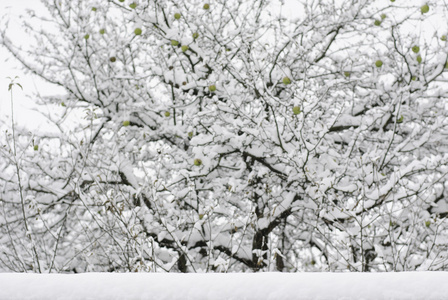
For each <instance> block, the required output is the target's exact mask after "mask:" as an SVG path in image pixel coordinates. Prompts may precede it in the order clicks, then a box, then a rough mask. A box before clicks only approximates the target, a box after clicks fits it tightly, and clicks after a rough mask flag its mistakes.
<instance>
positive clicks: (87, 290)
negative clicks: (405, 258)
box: [0, 272, 448, 300]
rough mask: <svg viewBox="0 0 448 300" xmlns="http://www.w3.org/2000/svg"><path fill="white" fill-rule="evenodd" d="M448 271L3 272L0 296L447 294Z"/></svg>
mask: <svg viewBox="0 0 448 300" xmlns="http://www.w3.org/2000/svg"><path fill="white" fill-rule="evenodd" d="M447 282H448V272H403V273H255V274H254V273H252V274H247V273H232V274H216V273H215V274H210V273H209V274H205V273H202V274H173V273H171V274H160V273H159V274H158V273H145V274H143V273H126V274H123V273H121V274H118V273H84V274H72V275H65V274H23V273H2V274H0V299H2V300H6V299H20V300H22V299H24V300H25V299H39V300H40V299H52V300H53V299H108V300H112V299H120V300H127V299H157V300H163V299H167V300H168V299H170V300H171V299H185V300H186V299H195V300H200V299H207V300H209V299H210V300H212V299H213V300H218V299H234V300H236V299H238V300H243V299H257V300H259V299H278V300H287V299H301V300H302V299H303V300H305V299H320V300H324V299H344V300H349V299H356V300H367V299H372V300H380V299H406V300H410V299H419V300H421V299H425V300H429V299H438V300H439V299H440V300H441V299H448V293H447V291H446V284H447Z"/></svg>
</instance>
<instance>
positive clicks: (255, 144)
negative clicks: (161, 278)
mask: <svg viewBox="0 0 448 300" xmlns="http://www.w3.org/2000/svg"><path fill="white" fill-rule="evenodd" d="M42 2H43V3H44V4H45V6H46V8H47V9H48V12H49V14H50V15H51V17H39V16H38V14H37V13H35V12H29V18H28V19H24V21H23V25H24V30H25V31H26V32H27V33H28V34H29V37H30V39H29V40H28V41H27V43H30V44H28V45H32V46H26V45H25V46H24V47H21V45H22V44H21V42H20V41H17V40H14V37H13V36H10V35H9V34H8V26H7V23H6V22H4V26H2V28H4V29H3V31H2V32H1V42H2V44H3V46H4V47H6V48H7V49H8V50H9V51H10V52H11V53H12V54H13V55H14V56H15V57H16V58H17V59H18V60H19V61H20V62H21V63H22V64H23V66H24V67H25V69H27V70H29V71H30V72H32V73H34V74H36V75H37V76H39V77H41V78H42V79H44V80H45V81H47V82H50V83H53V84H55V85H56V86H60V87H62V88H63V89H64V90H65V91H66V94H64V95H63V96H60V95H55V96H54V97H39V96H38V95H36V101H40V102H41V103H42V104H43V105H47V107H51V109H52V113H49V114H48V118H49V120H51V122H52V128H51V130H36V131H35V132H32V133H28V132H26V131H24V130H20V129H17V131H16V133H15V134H13V133H11V130H9V131H8V132H6V133H5V134H3V136H2V139H3V140H2V143H3V145H2V148H1V152H0V155H1V156H0V157H1V159H0V183H1V184H0V187H1V191H0V205H1V218H0V239H1V245H2V246H1V247H0V269H1V270H9V271H36V272H49V271H51V272H84V271H151V272H160V271H162V272H163V271H180V272H213V271H215V272H235V271H248V270H249V271H268V270H278V271H287V272H292V271H298V270H300V271H302V270H305V271H307V270H308V271H309V270H313V271H317V270H331V271H339V270H352V271H370V270H375V271H392V270H394V271H402V270H416V269H419V270H446V269H447V268H448V267H447V263H448V261H447V257H448V256H447V255H448V252H447V243H446V241H447V239H448V231H447V230H448V223H447V220H446V216H447V215H448V200H447V193H448V192H447V191H445V188H446V187H447V185H448V182H447V172H448V165H447V162H448V152H447V150H448V148H447V141H448V128H447V125H448V121H447V120H448V119H447V115H448V111H447V102H446V101H447V99H448V89H446V88H445V87H444V86H445V85H446V81H447V79H448V76H447V74H446V73H447V72H446V71H445V70H446V69H445V67H446V66H447V55H448V48H447V36H446V34H447V32H448V31H447V30H448V28H447V24H445V23H442V22H441V21H440V20H445V18H446V16H447V7H446V6H443V5H442V3H440V2H439V1H428V3H427V4H425V3H420V4H416V3H414V2H411V3H409V2H406V3H402V2H403V1H401V0H397V1H391V2H388V1H379V0H378V1H372V0H359V1H353V0H340V1H327V0H317V1H305V0H298V1H292V0H291V1H276V0H272V1H268V0H246V1H241V0H216V1H210V2H209V3H204V2H203V1H198V0H185V1H177V0H166V1H158V0H139V1H137V0H135V1H129V0H95V1H83V0H59V1H56V0H55V1H51V0H44V1H42ZM287 10H294V11H296V12H297V13H296V14H297V15H296V16H294V15H293V14H291V13H285V11H287ZM36 19H38V20H40V21H39V23H38V24H41V25H40V26H36V25H35V24H36V22H34V20H36ZM434 28H436V29H434ZM73 116H75V117H73ZM5 125H8V126H9V127H11V125H10V123H9V124H8V123H5ZM35 146H37V147H35ZM14 147H17V151H15V150H14ZM19 180H20V185H19V184H18V181H19Z"/></svg>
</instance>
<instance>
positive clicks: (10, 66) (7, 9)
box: [0, 0, 52, 129]
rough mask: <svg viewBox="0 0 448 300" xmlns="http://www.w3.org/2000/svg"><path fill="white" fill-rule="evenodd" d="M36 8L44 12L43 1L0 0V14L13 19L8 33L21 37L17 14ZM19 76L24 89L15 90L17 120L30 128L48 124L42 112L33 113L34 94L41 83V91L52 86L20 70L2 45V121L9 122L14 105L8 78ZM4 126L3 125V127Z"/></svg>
mask: <svg viewBox="0 0 448 300" xmlns="http://www.w3.org/2000/svg"><path fill="white" fill-rule="evenodd" d="M29 8H32V9H35V10H37V11H39V10H40V11H43V10H44V9H45V8H43V6H42V4H41V3H40V1H38V0H0V15H3V14H8V15H9V17H10V18H11V21H10V26H9V30H8V32H9V34H10V35H11V36H18V35H20V34H21V32H20V27H19V26H18V21H17V16H18V15H19V14H23V13H24V12H25V10H26V9H29ZM15 76H19V79H18V80H17V82H19V83H20V84H21V85H22V86H23V89H24V91H21V90H20V88H15V89H14V117H15V119H16V123H18V124H20V125H26V126H27V127H30V129H32V128H36V127H39V126H42V125H43V124H45V123H46V122H45V119H44V118H43V117H41V116H40V114H38V113H36V112H33V111H32V108H33V107H35V105H34V103H33V99H32V94H33V93H35V92H36V86H39V87H40V88H39V92H41V93H44V94H50V93H51V89H52V87H51V86H50V85H48V84H45V83H43V82H42V81H41V80H39V78H37V77H36V76H33V75H31V74H25V73H24V72H23V71H22V70H21V69H20V64H19V63H18V62H17V61H16V60H15V59H13V58H12V56H11V55H10V54H9V53H8V51H6V50H5V49H4V48H2V47H1V46H0V120H3V121H6V122H7V124H9V122H10V116H11V106H10V93H9V92H8V85H9V83H10V80H9V79H8V78H6V77H12V78H14V77H15ZM2 129H3V128H2Z"/></svg>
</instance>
